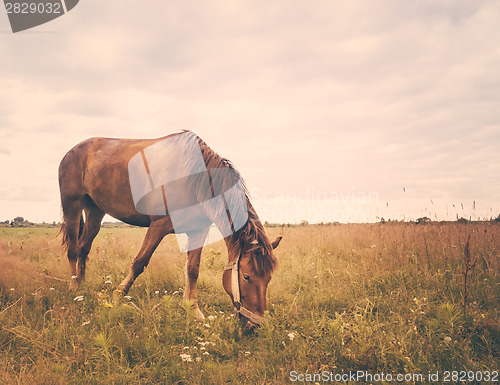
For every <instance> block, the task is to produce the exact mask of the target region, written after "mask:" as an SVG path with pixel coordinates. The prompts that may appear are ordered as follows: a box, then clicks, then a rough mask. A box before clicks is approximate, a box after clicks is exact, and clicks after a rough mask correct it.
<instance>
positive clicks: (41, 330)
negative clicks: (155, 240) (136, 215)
mask: <svg viewBox="0 0 500 385" xmlns="http://www.w3.org/2000/svg"><path fill="white" fill-rule="evenodd" d="M56 232H57V231H56V230H54V229H0V322H1V323H0V325H1V327H0V346H1V349H0V383H6V384H11V383H12V384H17V383H22V384H43V383H51V384H66V383H82V384H101V383H110V384H111V383H115V384H120V383H137V384H141V383H178V384H181V383H193V384H218V383H248V384H253V383H256V384H282V383H288V382H290V372H291V371H293V370H295V371H297V372H299V373H306V372H309V373H316V372H318V371H321V370H328V371H332V372H335V373H340V372H342V371H344V372H347V371H350V370H351V371H356V370H368V371H373V372H382V371H384V372H385V373H388V372H391V373H425V374H427V373H428V372H429V371H441V372H442V371H444V370H468V371H470V370H474V371H478V370H481V371H486V370H490V371H492V370H498V368H499V365H498V364H499V359H498V357H499V356H500V354H499V353H500V342H499V341H500V338H499V336H500V332H499V325H498V319H500V317H499V295H500V283H499V279H498V273H499V266H498V263H499V258H498V257H499V255H500V242H499V241H498V240H499V239H500V225H499V224H494V223H480V224H474V223H460V224H457V223H455V224H438V223H430V224H425V225H415V224H402V223H386V224H373V225H371V224H363V225H357V224H351V225H337V226H302V227H295V228H283V229H279V228H270V229H267V232H268V233H269V235H270V237H271V238H273V237H275V236H277V235H281V233H282V235H283V237H284V238H283V241H282V243H281V244H280V247H279V248H278V249H277V250H276V254H277V256H278V258H279V260H280V265H279V268H278V270H277V271H276V273H275V275H274V277H273V279H272V280H271V283H270V285H269V289H268V297H269V299H268V314H267V322H266V324H265V325H264V326H263V327H262V328H261V329H260V330H259V333H258V335H256V336H247V335H244V334H242V333H241V331H240V329H239V327H238V325H237V323H236V322H235V321H234V317H232V316H231V315H232V305H231V303H230V300H229V297H228V296H227V295H226V294H225V292H224V291H223V289H222V285H221V277H222V270H223V266H224V265H225V263H226V259H227V254H226V250H225V247H224V245H223V243H218V244H214V245H209V246H207V247H206V248H205V249H204V253H203V257H202V266H201V269H200V278H199V282H198V283H199V303H200V306H201V309H202V311H203V312H204V313H205V315H206V316H207V317H210V318H207V320H206V322H205V323H199V322H197V321H196V320H195V319H194V318H193V317H192V316H191V315H189V314H186V312H185V310H184V304H183V301H182V291H183V286H184V264H185V255H184V254H181V253H180V252H179V250H178V247H177V244H176V241H175V239H174V238H173V237H170V238H169V237H167V239H166V240H164V242H163V243H162V244H161V245H160V247H159V248H158V250H157V252H156V253H155V255H154V256H153V258H152V260H151V263H150V266H149V267H148V268H147V270H146V272H145V273H144V274H143V275H141V277H139V278H138V280H137V281H136V283H135V284H134V286H132V289H131V291H130V293H129V294H130V296H131V299H130V301H129V303H126V304H124V305H122V306H118V307H112V305H111V304H110V302H111V301H110V296H111V292H112V290H113V289H114V288H115V286H116V285H117V284H118V283H119V282H120V281H121V280H122V279H123V278H124V277H125V275H126V274H127V272H128V268H129V266H130V263H131V261H132V259H133V258H134V256H135V253H136V252H137V250H138V249H139V248H140V244H141V242H142V238H143V237H144V233H145V231H144V230H142V229H103V230H101V233H100V234H99V236H98V237H97V239H96V241H95V243H94V247H93V249H92V252H91V254H90V260H89V262H88V264H87V266H88V267H87V271H88V273H87V282H86V283H85V284H84V285H82V288H81V289H80V290H79V292H77V293H69V292H68V291H67V286H68V284H69V282H67V280H68V276H69V268H68V263H67V260H66V257H65V256H64V255H63V254H62V250H61V248H60V246H59V244H60V240H59V239H58V238H57V237H56ZM467 240H468V247H466V243H467ZM466 250H468V251H466ZM467 253H468V256H467V255H466V254H467ZM467 261H469V262H467ZM473 261H476V262H475V265H474V266H473V267H472V262H473ZM467 264H469V265H467ZM467 266H469V267H467ZM465 272H466V276H467V279H466V280H464V274H465ZM109 282H111V283H109Z"/></svg>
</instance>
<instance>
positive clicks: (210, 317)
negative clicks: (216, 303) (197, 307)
mask: <svg viewBox="0 0 500 385" xmlns="http://www.w3.org/2000/svg"><path fill="white" fill-rule="evenodd" d="M215 317H216V316H213V315H209V316H208V320H209V321H213V320H214V319H215Z"/></svg>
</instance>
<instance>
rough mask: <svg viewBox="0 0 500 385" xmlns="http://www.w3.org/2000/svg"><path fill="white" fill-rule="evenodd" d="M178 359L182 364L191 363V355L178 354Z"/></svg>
mask: <svg viewBox="0 0 500 385" xmlns="http://www.w3.org/2000/svg"><path fill="white" fill-rule="evenodd" d="M179 357H180V358H181V359H182V361H184V362H192V361H193V358H192V357H191V354H179Z"/></svg>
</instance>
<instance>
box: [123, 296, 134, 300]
mask: <svg viewBox="0 0 500 385" xmlns="http://www.w3.org/2000/svg"><path fill="white" fill-rule="evenodd" d="M123 298H127V299H128V300H129V301H130V300H131V299H132V297H131V296H130V295H126V296H124V297H123Z"/></svg>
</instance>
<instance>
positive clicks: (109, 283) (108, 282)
mask: <svg viewBox="0 0 500 385" xmlns="http://www.w3.org/2000/svg"><path fill="white" fill-rule="evenodd" d="M112 283H113V282H111V281H110V280H107V281H106V282H104V284H105V285H111V284H112Z"/></svg>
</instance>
